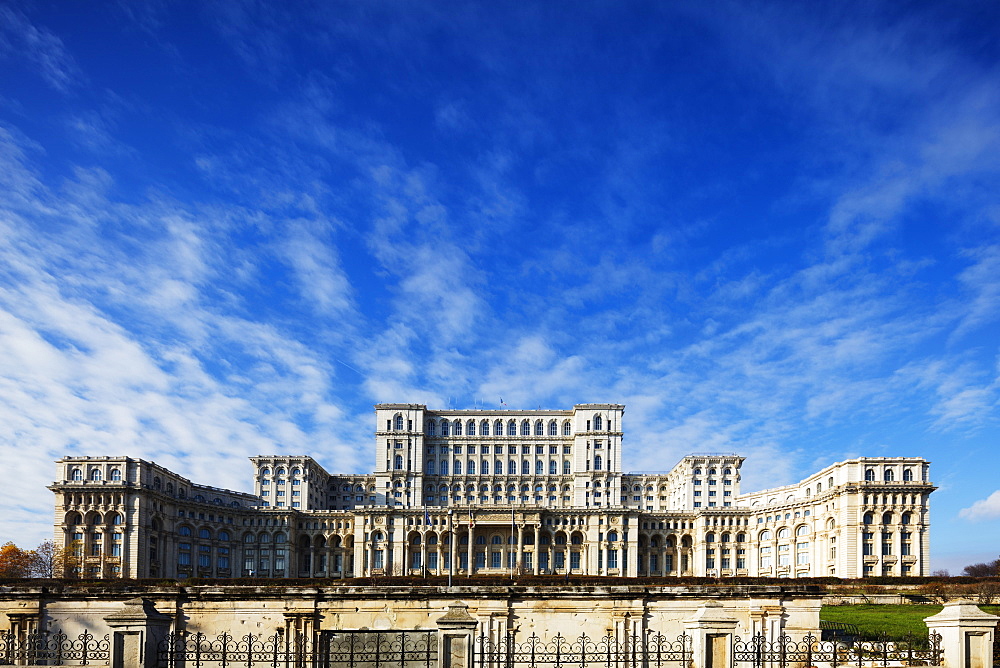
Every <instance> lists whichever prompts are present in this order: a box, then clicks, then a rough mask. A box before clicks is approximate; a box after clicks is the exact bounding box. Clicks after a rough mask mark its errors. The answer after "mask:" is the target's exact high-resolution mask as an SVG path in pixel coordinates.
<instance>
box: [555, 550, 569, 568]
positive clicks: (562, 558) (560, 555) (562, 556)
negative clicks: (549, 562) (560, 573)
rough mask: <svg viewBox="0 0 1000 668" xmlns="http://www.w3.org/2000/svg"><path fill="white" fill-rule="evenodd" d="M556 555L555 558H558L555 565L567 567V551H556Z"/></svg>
mask: <svg viewBox="0 0 1000 668" xmlns="http://www.w3.org/2000/svg"><path fill="white" fill-rule="evenodd" d="M555 555H556V556H555V559H556V562H555V567H556V568H565V567H566V553H565V552H556V553H555Z"/></svg>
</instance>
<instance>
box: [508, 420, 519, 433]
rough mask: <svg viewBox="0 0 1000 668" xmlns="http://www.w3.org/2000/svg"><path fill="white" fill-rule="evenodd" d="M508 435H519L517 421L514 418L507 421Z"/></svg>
mask: <svg viewBox="0 0 1000 668" xmlns="http://www.w3.org/2000/svg"><path fill="white" fill-rule="evenodd" d="M507 435H508V436H517V423H516V422H514V421H513V420H511V421H510V422H508V423H507Z"/></svg>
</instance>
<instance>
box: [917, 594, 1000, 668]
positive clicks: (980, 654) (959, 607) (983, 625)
mask: <svg viewBox="0 0 1000 668" xmlns="http://www.w3.org/2000/svg"><path fill="white" fill-rule="evenodd" d="M998 621H1000V617H997V616H996V615H990V614H987V613H985V612H983V611H982V610H980V609H979V608H978V607H977V606H976V605H975V604H974V603H973V602H972V601H969V600H966V599H959V600H957V601H950V602H948V603H946V604H945V606H944V610H942V611H941V612H939V613H937V614H936V615H933V616H931V617H928V618H927V619H925V620H924V623H925V624H927V630H928V631H929V632H930V633H937V634H940V636H941V649H942V650H943V652H944V665H945V668H991V667H992V665H993V635H994V631H995V629H996V626H997V622H998Z"/></svg>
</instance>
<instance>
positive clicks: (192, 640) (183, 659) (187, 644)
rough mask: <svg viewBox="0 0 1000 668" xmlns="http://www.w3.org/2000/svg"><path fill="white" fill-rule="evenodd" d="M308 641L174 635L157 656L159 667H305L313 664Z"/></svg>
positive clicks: (256, 636)
mask: <svg viewBox="0 0 1000 668" xmlns="http://www.w3.org/2000/svg"><path fill="white" fill-rule="evenodd" d="M312 650H313V648H312V643H311V642H310V641H309V638H308V637H307V636H305V635H301V634H291V635H289V636H286V634H284V633H274V634H272V635H270V636H266V635H263V634H255V633H247V634H246V635H242V636H234V635H232V634H230V633H220V634H219V635H217V636H215V637H214V638H213V637H210V636H208V635H206V634H204V633H171V634H169V635H168V636H167V637H166V638H165V639H164V640H163V641H162V642H161V643H160V646H159V648H158V652H157V659H158V662H159V665H160V666H162V667H165V668H175V667H176V666H195V668H200V667H201V666H218V667H220V668H226V667H227V666H248V667H249V666H273V667H275V668H276V667H277V666H286V665H306V664H309V663H310V662H312V661H313V651H312Z"/></svg>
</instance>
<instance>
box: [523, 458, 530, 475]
mask: <svg viewBox="0 0 1000 668" xmlns="http://www.w3.org/2000/svg"><path fill="white" fill-rule="evenodd" d="M530 473H531V464H530V463H529V462H528V460H527V459H525V460H524V461H523V462H521V475H529V474H530Z"/></svg>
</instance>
